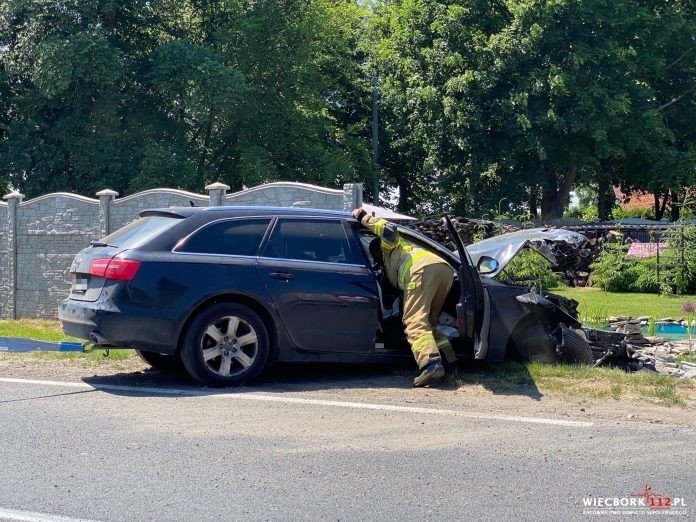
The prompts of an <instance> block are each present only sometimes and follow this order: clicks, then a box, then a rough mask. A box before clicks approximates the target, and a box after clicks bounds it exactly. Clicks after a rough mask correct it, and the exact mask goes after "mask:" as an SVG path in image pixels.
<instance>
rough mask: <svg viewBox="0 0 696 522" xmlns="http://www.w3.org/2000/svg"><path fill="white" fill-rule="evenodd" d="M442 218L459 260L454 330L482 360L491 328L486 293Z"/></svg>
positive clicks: (449, 225) (459, 242)
mask: <svg viewBox="0 0 696 522" xmlns="http://www.w3.org/2000/svg"><path fill="white" fill-rule="evenodd" d="M442 219H443V221H444V222H445V225H446V226H447V230H449V233H450V235H451V236H452V241H454V244H455V245H456V246H457V252H458V253H459V260H460V261H461V264H460V266H459V270H458V272H457V275H458V277H459V287H460V288H459V290H460V291H459V302H458V303H457V329H458V330H459V335H461V336H462V337H465V338H467V339H470V340H471V342H472V343H473V346H474V357H475V358H476V359H485V357H486V354H487V353H488V329H489V325H490V303H489V299H488V293H487V292H486V289H485V287H484V285H483V283H482V282H481V277H480V276H479V273H478V270H476V267H474V265H473V263H472V261H471V257H470V256H469V253H468V252H467V251H466V249H465V248H464V244H463V243H462V240H461V238H460V237H459V234H457V231H456V229H455V228H454V225H453V224H452V221H450V218H449V216H447V214H445V215H444V216H443V218H442Z"/></svg>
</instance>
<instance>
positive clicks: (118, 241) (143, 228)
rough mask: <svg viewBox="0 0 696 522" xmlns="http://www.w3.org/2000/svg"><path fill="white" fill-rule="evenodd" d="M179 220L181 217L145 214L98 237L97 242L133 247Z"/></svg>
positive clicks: (143, 242)
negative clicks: (102, 236) (100, 237)
mask: <svg viewBox="0 0 696 522" xmlns="http://www.w3.org/2000/svg"><path fill="white" fill-rule="evenodd" d="M180 222H181V219H180V218H175V217H165V216H146V217H142V218H139V219H136V220H135V221H133V222H132V223H130V224H128V225H126V226H125V227H123V228H120V229H118V230H117V231H116V232H114V233H112V234H109V235H108V236H106V237H105V238H104V239H100V240H99V242H100V243H106V244H108V245H111V246H117V247H123V248H135V247H138V246H140V245H143V244H145V243H146V242H148V241H149V240H150V239H152V238H153V237H155V236H158V235H160V234H161V233H163V232H164V231H165V230H168V229H170V228H171V227H173V226H174V225H176V224H177V223H180Z"/></svg>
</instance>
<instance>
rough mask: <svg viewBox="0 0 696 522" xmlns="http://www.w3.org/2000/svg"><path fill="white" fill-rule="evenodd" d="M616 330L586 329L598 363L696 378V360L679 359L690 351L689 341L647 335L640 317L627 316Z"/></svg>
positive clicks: (599, 364) (631, 369)
mask: <svg viewBox="0 0 696 522" xmlns="http://www.w3.org/2000/svg"><path fill="white" fill-rule="evenodd" d="M614 326H615V327H616V330H615V331H604V330H595V329H590V328H586V329H584V332H585V336H586V337H587V340H588V342H589V343H590V347H591V348H592V354H593V357H594V359H595V366H614V367H619V368H623V369H624V370H626V371H628V372H637V371H651V372H656V373H660V374H664V375H671V376H673V377H678V378H684V379H696V364H695V363H690V362H687V361H682V362H678V359H679V356H680V355H684V354H688V353H691V346H690V343H689V341H668V340H667V339H664V338H662V337H644V336H643V334H642V333H641V331H640V321H638V320H637V319H636V320H633V319H631V318H625V319H624V320H623V321H621V322H620V324H619V325H618V326H617V325H616V323H615V325H614Z"/></svg>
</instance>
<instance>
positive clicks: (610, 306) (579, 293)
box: [552, 288, 696, 322]
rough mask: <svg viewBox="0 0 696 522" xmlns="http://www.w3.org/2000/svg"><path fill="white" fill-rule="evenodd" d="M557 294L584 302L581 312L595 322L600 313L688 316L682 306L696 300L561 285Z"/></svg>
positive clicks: (684, 297)
mask: <svg viewBox="0 0 696 522" xmlns="http://www.w3.org/2000/svg"><path fill="white" fill-rule="evenodd" d="M552 292H553V293H555V294H559V295H562V296H564V297H569V298H571V299H575V300H576V301H578V302H579V303H580V306H579V307H578V312H579V313H580V318H581V319H583V320H586V319H591V320H590V322H593V321H594V320H595V319H596V316H598V315H604V316H605V317H610V316H620V315H629V316H631V317H633V318H636V317H642V316H653V317H656V318H658V319H662V318H665V317H672V318H673V319H676V318H679V317H684V312H683V311H682V309H681V306H682V303H683V302H684V301H686V300H690V301H696V296H693V295H682V296H666V295H655V294H625V293H618V292H605V291H604V290H600V289H599V288H557V289H555V290H552Z"/></svg>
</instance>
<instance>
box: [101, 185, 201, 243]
mask: <svg viewBox="0 0 696 522" xmlns="http://www.w3.org/2000/svg"><path fill="white" fill-rule="evenodd" d="M208 202H209V197H208V196H207V195H205V196H203V195H201V194H194V193H193V192H184V191H183V190H173V189H153V190H146V191H145V192H138V193H137V194H133V195H132V196H127V197H125V198H121V199H118V200H114V201H112V202H111V204H110V208H109V232H113V231H114V230H118V229H119V228H121V227H122V226H124V225H127V224H128V223H130V222H131V221H133V219H135V218H136V217H137V216H138V214H139V213H140V212H142V211H143V210H147V209H149V208H164V207H188V206H195V207H207V206H208Z"/></svg>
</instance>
